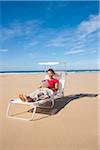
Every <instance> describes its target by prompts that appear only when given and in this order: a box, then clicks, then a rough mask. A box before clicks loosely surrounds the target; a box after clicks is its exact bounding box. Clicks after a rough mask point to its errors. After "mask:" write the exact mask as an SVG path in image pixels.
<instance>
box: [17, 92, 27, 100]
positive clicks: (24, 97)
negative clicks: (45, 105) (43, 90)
mask: <svg viewBox="0 0 100 150" xmlns="http://www.w3.org/2000/svg"><path fill="white" fill-rule="evenodd" d="M19 98H20V99H21V100H22V101H24V102H26V101H27V98H26V96H23V94H19Z"/></svg>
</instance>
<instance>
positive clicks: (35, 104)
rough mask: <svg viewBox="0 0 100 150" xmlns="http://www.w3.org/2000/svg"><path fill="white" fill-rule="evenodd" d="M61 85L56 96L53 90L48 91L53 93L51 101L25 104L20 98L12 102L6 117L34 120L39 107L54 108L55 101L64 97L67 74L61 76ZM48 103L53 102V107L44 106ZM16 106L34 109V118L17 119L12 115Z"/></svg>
mask: <svg viewBox="0 0 100 150" xmlns="http://www.w3.org/2000/svg"><path fill="white" fill-rule="evenodd" d="M59 83H60V87H59V90H58V92H57V94H56V95H54V94H53V91H52V90H50V89H48V90H49V91H50V92H51V95H52V96H51V97H50V98H49V99H45V100H39V101H36V102H23V101H22V100H21V99H19V98H17V99H13V100H10V101H9V104H8V107H7V111H6V116H7V117H8V118H12V119H20V120H25V121H32V120H34V115H35V113H36V109H37V108H38V107H39V108H53V106H54V100H55V99H57V98H61V97H62V96H64V85H65V73H64V72H63V73H62V74H61V78H60V80H59ZM46 102H51V106H49V107H48V106H43V104H45V103H46ZM15 104H20V105H27V106H30V107H31V108H32V109H33V112H32V116H31V117H30V118H28V119H27V118H22V117H15V115H13V114H11V107H12V106H13V105H15Z"/></svg>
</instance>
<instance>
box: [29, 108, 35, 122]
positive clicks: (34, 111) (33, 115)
mask: <svg viewBox="0 0 100 150" xmlns="http://www.w3.org/2000/svg"><path fill="white" fill-rule="evenodd" d="M33 109H34V110H33V113H32V117H31V118H30V119H29V121H32V120H33V118H34V115H35V113H36V106H34V107H33Z"/></svg>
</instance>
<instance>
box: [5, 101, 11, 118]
mask: <svg viewBox="0 0 100 150" xmlns="http://www.w3.org/2000/svg"><path fill="white" fill-rule="evenodd" d="M10 106H11V103H9V104H8V107H7V111H6V116H7V117H10V114H9V111H10Z"/></svg>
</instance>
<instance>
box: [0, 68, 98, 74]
mask: <svg viewBox="0 0 100 150" xmlns="http://www.w3.org/2000/svg"><path fill="white" fill-rule="evenodd" d="M62 71H63V72H66V73H97V72H100V69H94V70H87V69H86V70H57V72H62ZM45 72H46V71H44V70H30V71H25V70H24V71H11V70H10V71H0V75H10V74H40V73H45Z"/></svg>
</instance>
